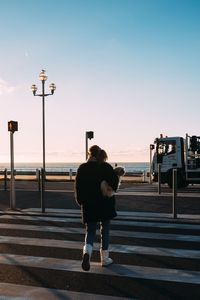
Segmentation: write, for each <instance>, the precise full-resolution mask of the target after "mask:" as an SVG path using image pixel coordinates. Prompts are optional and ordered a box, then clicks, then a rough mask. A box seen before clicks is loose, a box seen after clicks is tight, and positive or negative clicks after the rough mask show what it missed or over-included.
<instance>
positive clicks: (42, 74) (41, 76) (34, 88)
mask: <svg viewBox="0 0 200 300" xmlns="http://www.w3.org/2000/svg"><path fill="white" fill-rule="evenodd" d="M47 78H48V77H47V75H46V71H45V70H42V71H41V72H40V74H39V80H40V81H41V82H42V93H41V94H37V86H36V85H35V84H33V85H32V86H31V90H32V92H33V95H34V96H39V97H42V136H43V171H44V176H45V169H46V168H45V97H47V96H50V95H53V94H54V91H55V89H56V85H55V84H54V83H51V84H50V85H49V88H50V91H51V93H48V94H46V93H45V81H46V80H47Z"/></svg>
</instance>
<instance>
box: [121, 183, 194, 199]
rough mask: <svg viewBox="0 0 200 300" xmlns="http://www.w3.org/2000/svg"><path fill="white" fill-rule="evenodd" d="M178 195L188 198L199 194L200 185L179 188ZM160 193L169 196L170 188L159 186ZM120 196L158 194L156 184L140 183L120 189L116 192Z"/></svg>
mask: <svg viewBox="0 0 200 300" xmlns="http://www.w3.org/2000/svg"><path fill="white" fill-rule="evenodd" d="M177 191H178V193H180V194H190V196H191V195H192V194H193V195H195V194H198V196H199V193H200V185H199V184H195V185H189V186H187V187H186V188H179V189H178V190H177ZM161 192H162V193H164V194H171V193H172V188H169V187H168V185H167V184H161ZM118 193H119V194H120V195H125V194H129V193H135V194H147V193H152V194H153V193H158V183H153V184H149V183H142V184H134V185H132V186H128V187H123V186H122V187H121V188H120V189H119V191H118Z"/></svg>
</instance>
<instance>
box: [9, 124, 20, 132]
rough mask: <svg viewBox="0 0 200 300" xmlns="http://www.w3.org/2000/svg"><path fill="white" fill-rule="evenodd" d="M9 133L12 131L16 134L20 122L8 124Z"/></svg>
mask: <svg viewBox="0 0 200 300" xmlns="http://www.w3.org/2000/svg"><path fill="white" fill-rule="evenodd" d="M8 131H11V132H12V133H14V132H15V131H18V122H16V121H9V122H8Z"/></svg>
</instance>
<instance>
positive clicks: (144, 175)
mask: <svg viewBox="0 0 200 300" xmlns="http://www.w3.org/2000/svg"><path fill="white" fill-rule="evenodd" d="M143 182H146V171H145V170H144V171H143Z"/></svg>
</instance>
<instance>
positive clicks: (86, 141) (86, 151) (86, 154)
mask: <svg viewBox="0 0 200 300" xmlns="http://www.w3.org/2000/svg"><path fill="white" fill-rule="evenodd" d="M85 159H86V160H87V159H88V135H87V132H86V133H85Z"/></svg>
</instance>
